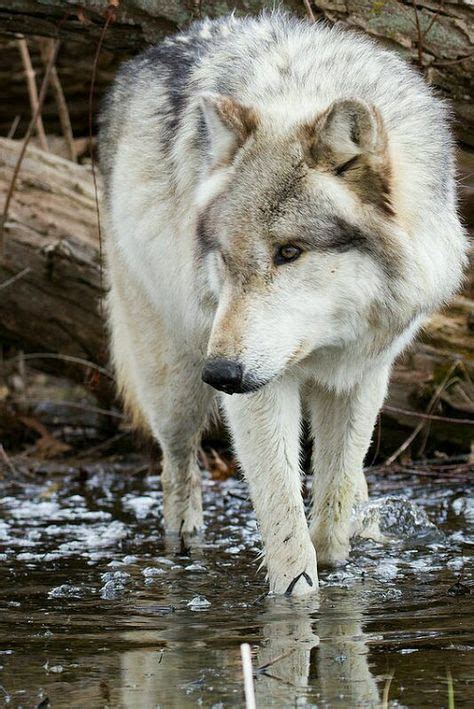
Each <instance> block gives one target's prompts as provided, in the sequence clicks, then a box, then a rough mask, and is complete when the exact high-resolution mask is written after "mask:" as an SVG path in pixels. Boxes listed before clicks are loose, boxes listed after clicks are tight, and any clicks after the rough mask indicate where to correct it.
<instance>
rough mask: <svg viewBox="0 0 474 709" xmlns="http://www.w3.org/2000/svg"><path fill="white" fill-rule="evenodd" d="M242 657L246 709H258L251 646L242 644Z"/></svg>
mask: <svg viewBox="0 0 474 709" xmlns="http://www.w3.org/2000/svg"><path fill="white" fill-rule="evenodd" d="M240 657H241V659H242V670H243V673H244V692H245V707H246V709H256V706H257V705H256V704H255V691H254V687H253V671H252V656H251V654H250V645H249V644H248V643H242V645H241V646H240Z"/></svg>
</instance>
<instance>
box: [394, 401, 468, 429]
mask: <svg viewBox="0 0 474 709" xmlns="http://www.w3.org/2000/svg"><path fill="white" fill-rule="evenodd" d="M382 413H394V414H402V415H403V416H411V417H412V418H418V419H423V420H424V421H440V422H442V423H457V424H460V425H462V426H474V419H458V418H452V417H450V416H436V415H434V414H422V413H421V411H409V410H408V409H401V408H399V407H398V406H389V405H388V404H386V405H385V406H384V407H383V408H382Z"/></svg>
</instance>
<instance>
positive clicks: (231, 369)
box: [202, 357, 244, 394]
mask: <svg viewBox="0 0 474 709" xmlns="http://www.w3.org/2000/svg"><path fill="white" fill-rule="evenodd" d="M243 373H244V369H243V367H242V365H241V364H240V362H234V361H233V360H231V359H224V358H223V357H214V358H212V359H208V360H207V362H206V364H205V365H204V369H203V370H202V379H203V381H204V382H206V384H210V385H211V387H214V389H218V390H219V391H225V392H226V394H240V393H242V392H243V388H242V381H243Z"/></svg>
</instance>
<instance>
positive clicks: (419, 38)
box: [412, 0, 424, 69]
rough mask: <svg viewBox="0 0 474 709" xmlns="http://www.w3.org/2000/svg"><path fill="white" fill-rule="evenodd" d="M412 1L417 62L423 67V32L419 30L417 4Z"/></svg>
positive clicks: (414, 0)
mask: <svg viewBox="0 0 474 709" xmlns="http://www.w3.org/2000/svg"><path fill="white" fill-rule="evenodd" d="M412 1H413V9H414V10H415V24H416V34H417V48H418V64H419V65H420V69H424V66H423V33H422V31H421V25H420V18H419V16H418V6H417V4H416V0H412Z"/></svg>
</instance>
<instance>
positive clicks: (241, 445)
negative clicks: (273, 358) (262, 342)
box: [223, 380, 318, 596]
mask: <svg viewBox="0 0 474 709" xmlns="http://www.w3.org/2000/svg"><path fill="white" fill-rule="evenodd" d="M223 399H224V405H225V408H226V412H227V416H228V419H229V423H230V427H231V430H232V434H233V437H234V442H235V447H236V450H237V454H238V457H239V460H240V462H241V464H242V466H243V469H244V472H245V476H246V478H247V481H248V484H249V487H250V494H251V496H252V501H253V505H254V508H255V512H256V515H257V519H258V522H259V525H260V531H261V534H262V537H263V542H264V548H265V564H266V567H267V571H268V579H269V582H270V591H272V592H274V593H279V594H285V593H286V594H287V595H294V596H299V595H303V594H306V593H311V592H314V591H316V590H317V588H318V572H317V567H316V554H315V550H314V547H313V545H312V543H311V539H310V536H309V530H308V524H307V522H306V517H305V512H304V505H303V498H302V495H301V477H300V464H299V453H300V426H301V417H300V397H299V391H298V386H297V385H296V383H295V382H292V381H290V380H282V381H280V382H274V383H271V384H267V385H266V386H265V387H264V388H263V389H261V390H260V391H257V392H255V393H254V394H245V395H241V396H228V395H224V397H223Z"/></svg>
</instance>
